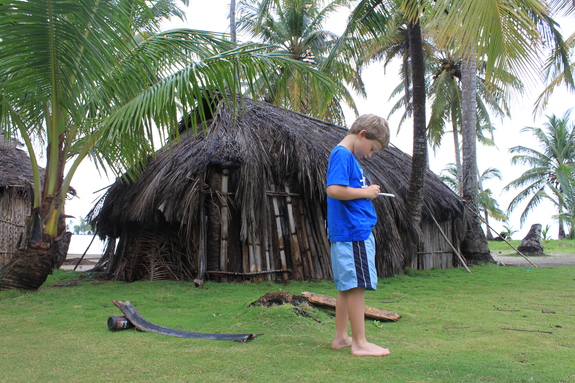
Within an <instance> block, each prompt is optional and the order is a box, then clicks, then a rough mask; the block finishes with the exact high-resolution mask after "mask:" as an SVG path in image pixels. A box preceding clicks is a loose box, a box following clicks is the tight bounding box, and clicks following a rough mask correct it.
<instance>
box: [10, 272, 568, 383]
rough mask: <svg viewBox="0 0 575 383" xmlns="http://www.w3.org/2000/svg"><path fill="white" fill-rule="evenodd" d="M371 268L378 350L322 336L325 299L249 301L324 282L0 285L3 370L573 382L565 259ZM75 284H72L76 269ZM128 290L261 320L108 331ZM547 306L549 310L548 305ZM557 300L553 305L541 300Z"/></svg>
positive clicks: (148, 313)
mask: <svg viewBox="0 0 575 383" xmlns="http://www.w3.org/2000/svg"><path fill="white" fill-rule="evenodd" d="M472 272H473V273H472V274H468V273H466V272H465V271H464V270H463V269H452V270H432V271H409V272H408V273H407V274H406V275H402V276H396V277H393V278H387V279H382V280H380V283H379V288H378V290H377V291H376V292H367V293H366V304H367V305H370V306H374V307H379V308H384V309H387V310H392V311H396V312H398V313H399V314H401V315H402V316H403V318H402V319H401V320H399V321H398V322H387V323H381V322H374V321H367V322H366V330H367V333H368V338H369V339H370V340H371V341H374V342H376V343H378V344H380V345H383V346H385V347H388V348H390V350H391V352H392V353H391V355H388V356H385V357H382V358H372V357H364V358H358V357H353V356H351V355H350V354H349V350H338V351H334V350H331V349H330V348H329V345H330V342H331V339H332V336H333V331H334V326H335V324H334V317H333V315H332V313H331V312H330V311H327V310H323V309H318V308H309V307H308V308H305V310H306V311H307V314H309V315H308V316H302V315H298V314H297V313H296V312H295V311H294V310H293V307H292V306H290V305H282V306H274V307H250V303H252V302H254V301H256V300H257V299H258V298H259V297H260V296H262V295H263V294H265V293H267V292H276V291H287V292H291V293H295V294H299V293H301V292H302V291H311V292H315V293H320V294H327V295H332V296H335V295H336V291H335V289H334V287H333V284H332V283H331V282H294V283H290V284H274V283H269V282H266V283H257V284H256V283H254V284H224V283H222V284H218V283H206V284H205V285H204V287H202V288H197V287H195V286H194V285H193V284H192V283H186V282H136V283H123V282H102V281H97V280H96V279H94V278H92V276H91V275H89V274H88V273H78V272H66V271H57V272H56V273H55V274H54V275H53V276H51V277H50V278H49V280H48V281H47V283H46V284H45V285H44V286H43V287H42V288H41V289H40V290H39V291H37V292H19V291H3V292H0V312H1V313H2V314H1V315H0V326H1V328H2V331H1V333H0V349H1V350H2V358H0V381H1V382H276V381H281V382H362V383H363V382H375V381H377V382H458V383H460V382H575V358H573V355H574V354H573V352H574V349H575V306H574V304H573V302H574V301H575V267H569V266H564V267H550V268H538V269H529V268H524V267H507V268H504V267H498V266H495V265H487V266H477V267H474V268H472ZM79 277H80V278H81V279H82V281H81V282H80V283H76V282H77V279H78V278H79ZM112 299H116V300H122V301H126V300H129V301H130V302H131V303H132V304H133V305H134V307H135V308H136V309H137V310H138V311H139V312H140V313H141V314H142V316H144V318H146V319H148V320H150V321H152V322H154V323H157V324H161V325H164V326H168V327H173V328H177V329H183V330H188V331H197V332H213V333H258V334H262V335H261V336H259V337H258V338H256V339H254V340H251V341H249V342H247V343H237V342H229V341H215V340H200V339H183V338H176V337H170V336H165V335H160V334H155V333H143V332H139V331H136V330H134V329H128V330H123V331H117V332H112V331H109V330H108V328H107V326H106V321H107V319H108V317H109V316H115V315H122V313H121V312H120V310H119V309H118V308H116V307H115V306H114V305H113V304H112V302H111V301H112ZM545 311H547V312H545ZM550 312H553V313H550Z"/></svg>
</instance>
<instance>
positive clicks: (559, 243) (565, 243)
mask: <svg viewBox="0 0 575 383" xmlns="http://www.w3.org/2000/svg"><path fill="white" fill-rule="evenodd" d="M509 243H511V244H512V245H513V247H515V248H516V249H517V247H519V245H520V244H521V240H515V239H514V240H511V241H509ZM541 245H543V252H544V253H545V254H546V255H575V239H560V240H550V241H541ZM489 250H490V251H491V252H492V253H494V254H499V255H514V254H517V252H516V251H515V250H513V248H511V247H510V246H509V245H508V244H507V243H505V242H504V241H489Z"/></svg>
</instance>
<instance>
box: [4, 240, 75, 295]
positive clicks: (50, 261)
mask: <svg viewBox="0 0 575 383" xmlns="http://www.w3.org/2000/svg"><path fill="white" fill-rule="evenodd" d="M71 237H72V233H70V232H65V233H64V234H62V235H61V236H60V237H58V238H56V239H55V240H53V241H52V240H51V238H50V237H49V236H47V235H46V234H44V236H43V238H42V241H41V245H39V246H37V247H34V248H33V247H28V248H26V249H18V251H17V252H16V254H14V256H13V257H12V260H11V261H10V263H9V264H8V265H6V266H5V267H4V268H3V269H2V270H0V290H9V289H17V290H38V289H39V288H40V286H42V284H44V282H46V279H47V278H48V275H50V274H51V273H52V270H53V269H57V268H59V267H60V266H61V265H62V263H63V262H64V260H65V259H66V255H67V254H68V247H69V245H70V238H71Z"/></svg>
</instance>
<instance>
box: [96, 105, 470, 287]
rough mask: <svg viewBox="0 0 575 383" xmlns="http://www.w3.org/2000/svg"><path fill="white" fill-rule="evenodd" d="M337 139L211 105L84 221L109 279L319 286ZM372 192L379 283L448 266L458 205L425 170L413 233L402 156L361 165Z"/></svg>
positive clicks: (281, 112)
mask: <svg viewBox="0 0 575 383" xmlns="http://www.w3.org/2000/svg"><path fill="white" fill-rule="evenodd" d="M346 133H347V132H346V129H344V128H342V127H339V126H336V125H333V124H330V123H327V122H324V121H319V120H317V119H313V118H310V117H307V116H304V115H302V114H299V113H295V112H292V111H289V110H285V109H282V108H279V107H276V106H273V105H270V104H266V103H263V102H259V103H254V102H253V101H249V100H247V101H245V104H244V105H243V107H242V108H241V110H240V111H236V113H234V109H233V108H232V107H231V106H228V105H226V104H225V103H220V105H219V107H218V109H217V113H216V115H215V116H213V119H212V120H210V122H209V129H208V130H207V131H206V133H200V134H198V135H197V136H196V137H193V136H190V137H185V138H184V139H183V140H181V141H179V142H176V143H174V144H172V145H168V146H166V147H164V148H163V149H162V150H160V151H158V153H157V156H156V157H155V158H153V159H150V161H149V163H148V165H147V168H146V169H145V171H144V173H143V175H142V177H141V178H139V179H138V180H137V181H135V182H123V181H121V180H119V181H117V182H116V183H115V184H113V185H112V186H111V188H110V189H109V190H108V192H107V193H106V195H105V196H104V197H103V198H102V199H101V200H100V201H99V203H98V204H97V205H96V206H95V208H94V209H93V211H92V212H91V213H90V217H89V218H90V221H91V224H92V226H93V227H95V229H96V233H97V234H98V235H99V236H100V237H101V238H102V239H107V240H108V243H109V246H108V249H107V251H106V254H105V256H104V257H103V258H102V261H101V263H100V265H99V267H100V268H101V269H105V270H107V271H108V272H109V273H110V274H111V276H112V277H113V278H116V279H120V280H126V281H133V280H142V279H148V280H149V279H152V280H154V279H164V278H168V279H184V280H192V279H199V280H203V279H205V278H208V279H215V280H246V279H248V280H263V279H271V280H288V279H296V280H304V279H305V280H312V279H331V278H332V274H331V263H330V259H329V242H328V238H327V231H326V227H325V221H326V220H325V217H326V196H325V176H326V168H327V161H328V158H329V154H330V151H331V150H332V148H333V147H334V146H335V145H337V144H338V143H339V141H340V140H341V139H342V138H343V137H344V136H345V135H346ZM362 166H363V168H364V171H365V172H366V173H368V174H370V175H371V178H372V181H373V182H374V183H378V184H380V185H381V187H382V190H383V191H385V192H388V193H393V194H395V195H396V197H395V198H386V197H380V198H378V199H376V200H375V202H374V203H375V207H376V210H377V214H378V217H379V222H378V225H377V226H376V228H375V230H374V234H375V237H376V242H377V269H378V274H379V275H380V276H390V275H394V274H398V273H401V272H403V270H404V269H405V268H406V267H412V268H431V267H441V268H449V267H453V266H454V265H455V264H456V263H457V258H456V256H455V254H454V253H453V250H452V248H451V247H450V245H449V243H448V242H447V240H446V239H445V237H443V235H442V234H441V230H439V229H438V225H436V224H435V222H434V218H435V220H436V221H437V222H439V226H441V228H442V231H443V232H444V233H446V237H448V238H449V241H451V243H453V244H454V245H455V246H458V244H459V243H460V241H461V239H462V238H463V235H462V234H463V230H464V227H465V225H464V224H463V223H462V220H463V210H464V209H463V203H462V201H461V200H460V198H458V196H457V195H455V194H454V193H453V192H452V191H451V190H450V189H449V188H448V187H447V186H445V185H444V184H443V183H442V182H441V181H440V180H439V178H438V177H437V176H436V175H435V174H433V173H432V172H428V174H427V181H426V188H425V202H424V206H423V218H422V219H423V223H422V226H421V228H422V229H421V230H419V229H418V228H417V227H415V226H414V225H413V223H412V220H411V219H410V218H409V214H408V210H407V206H406V203H405V199H406V195H407V187H408V183H409V173H410V167H411V158H410V157H409V156H408V155H406V154H405V153H403V152H401V151H400V150H399V149H397V148H395V147H394V146H390V147H389V148H387V149H386V150H384V151H380V152H377V153H375V155H373V156H372V157H371V158H370V159H368V160H365V161H363V163H362Z"/></svg>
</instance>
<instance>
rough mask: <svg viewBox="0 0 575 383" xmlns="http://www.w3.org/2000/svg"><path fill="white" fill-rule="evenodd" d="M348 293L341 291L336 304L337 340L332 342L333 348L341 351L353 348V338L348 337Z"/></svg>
mask: <svg viewBox="0 0 575 383" xmlns="http://www.w3.org/2000/svg"><path fill="white" fill-rule="evenodd" d="M346 293H347V291H340V292H339V293H338V294H337V300H336V303H335V338H334V339H333V342H331V348H333V349H334V350H339V349H341V348H344V347H349V346H351V338H350V337H349V335H347V322H348V321H349V314H348V312H347V294H346Z"/></svg>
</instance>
